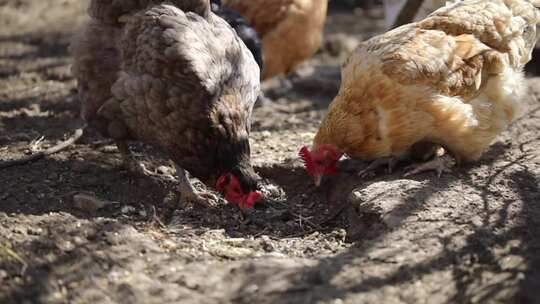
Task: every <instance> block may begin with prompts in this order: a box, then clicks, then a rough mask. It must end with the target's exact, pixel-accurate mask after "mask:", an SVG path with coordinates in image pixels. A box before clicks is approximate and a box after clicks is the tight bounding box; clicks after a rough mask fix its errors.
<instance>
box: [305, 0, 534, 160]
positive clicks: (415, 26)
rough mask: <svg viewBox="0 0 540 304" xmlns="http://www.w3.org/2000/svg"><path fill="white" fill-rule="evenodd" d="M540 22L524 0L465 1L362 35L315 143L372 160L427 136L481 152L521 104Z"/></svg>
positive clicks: (452, 147)
mask: <svg viewBox="0 0 540 304" xmlns="http://www.w3.org/2000/svg"><path fill="white" fill-rule="evenodd" d="M479 12H482V13H481V14H480V13H479ZM539 22H540V11H539V10H538V8H535V7H534V6H533V5H532V4H531V3H530V2H529V1H526V0H492V1H488V0H468V1H463V2H460V3H457V4H453V5H450V6H446V7H445V8H442V9H440V10H438V11H437V12H435V13H434V14H432V15H430V16H429V17H428V18H426V19H424V20H422V21H420V22H418V23H412V24H408V25H405V26H402V27H399V28H397V29H395V30H392V31H390V32H387V33H385V34H383V35H380V36H376V37H374V38H372V39H370V40H367V41H365V42H363V43H361V44H360V46H359V47H358V49H357V50H356V51H355V52H354V53H353V54H352V55H351V56H350V57H349V58H348V60H347V61H346V62H345V63H344V64H343V68H342V83H341V88H340V91H339V93H338V95H337V96H336V97H335V99H334V100H333V102H332V104H331V105H330V107H329V112H328V114H327V116H326V117H325V118H324V120H323V122H322V123H321V126H320V128H319V131H318V133H317V135H316V137H315V139H314V143H313V150H314V151H317V150H319V149H321V147H328V146H330V147H334V148H336V149H337V150H338V151H340V152H343V153H346V154H348V155H349V156H351V157H354V158H359V159H363V160H373V159H378V158H381V157H388V156H395V157H400V156H402V155H404V154H406V153H408V152H409V151H410V149H411V147H412V146H413V145H414V144H416V143H420V142H431V143H434V144H437V145H441V146H442V147H444V148H446V149H447V150H449V151H450V152H451V154H453V155H454V156H455V157H456V158H458V159H461V160H466V161H474V160H477V159H478V158H479V157H480V156H481V155H482V153H483V152H484V151H485V150H486V149H487V148H488V147H489V145H490V143H491V142H492V141H493V139H494V138H495V136H497V135H498V134H499V133H500V132H501V131H502V130H504V128H505V127H506V126H507V125H508V124H509V123H510V122H511V121H512V120H513V119H515V118H516V116H517V114H518V113H519V108H520V103H521V101H522V98H523V97H524V96H525V94H526V92H527V89H526V84H525V82H524V76H523V73H522V68H523V66H524V65H525V64H526V63H527V62H528V61H529V60H530V58H531V57H530V56H531V51H532V48H533V47H534V45H535V43H536V41H537V32H536V26H537V25H538V24H539Z"/></svg>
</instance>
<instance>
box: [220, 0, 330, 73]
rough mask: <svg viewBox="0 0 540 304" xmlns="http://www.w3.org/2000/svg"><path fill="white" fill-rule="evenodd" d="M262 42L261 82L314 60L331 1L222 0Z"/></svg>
mask: <svg viewBox="0 0 540 304" xmlns="http://www.w3.org/2000/svg"><path fill="white" fill-rule="evenodd" d="M223 4H225V5H226V6H228V7H230V8H232V9H234V10H236V11H238V12H239V13H240V14H242V15H243V16H244V17H245V18H246V19H247V20H248V22H249V24H250V25H251V26H253V27H254V28H255V30H256V31H257V33H258V34H259V37H260V38H261V39H262V45H263V54H264V68H263V72H262V79H268V78H270V77H273V76H276V75H279V74H287V73H289V72H291V71H292V70H293V69H294V68H295V67H296V66H297V65H298V64H299V63H301V62H302V61H303V60H305V59H307V58H309V57H311V56H312V55H313V54H315V52H316V51H317V50H318V49H319V47H320V45H321V42H322V31H323V27H324V22H325V20H326V11H327V7H328V0H223Z"/></svg>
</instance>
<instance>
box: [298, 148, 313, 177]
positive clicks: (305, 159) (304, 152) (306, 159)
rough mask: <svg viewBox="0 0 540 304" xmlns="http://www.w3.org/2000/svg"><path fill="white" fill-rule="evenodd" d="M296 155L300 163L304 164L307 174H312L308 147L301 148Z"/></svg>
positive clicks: (311, 162)
mask: <svg viewBox="0 0 540 304" xmlns="http://www.w3.org/2000/svg"><path fill="white" fill-rule="evenodd" d="M298 155H299V156H300V157H301V158H302V161H303V162H304V166H305V167H306V170H307V172H308V173H309V174H311V173H312V172H313V169H314V168H313V160H312V159H311V152H309V149H308V147H306V146H303V147H302V149H300V152H298Z"/></svg>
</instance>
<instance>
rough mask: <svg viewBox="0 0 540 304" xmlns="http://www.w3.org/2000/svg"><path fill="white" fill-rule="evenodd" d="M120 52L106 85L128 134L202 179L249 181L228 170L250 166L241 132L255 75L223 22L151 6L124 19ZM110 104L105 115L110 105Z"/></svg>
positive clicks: (248, 114)
mask: <svg viewBox="0 0 540 304" xmlns="http://www.w3.org/2000/svg"><path fill="white" fill-rule="evenodd" d="M119 50H120V61H121V72H120V73H119V76H118V80H117V81H116V82H115V83H114V85H113V86H112V89H111V90H112V92H113V95H114V97H115V98H116V101H117V103H118V102H119V103H120V108H121V109H122V113H123V115H122V119H123V121H124V122H125V123H126V124H127V126H128V128H129V129H130V130H131V134H132V135H133V137H135V138H138V139H141V140H142V141H145V142H147V143H151V144H155V145H157V146H159V147H161V148H163V149H164V150H165V151H167V152H168V153H169V155H170V156H171V158H172V159H173V160H174V161H175V162H177V163H178V164H180V165H181V166H182V167H183V168H184V169H186V170H188V171H189V172H190V173H191V174H193V175H194V176H196V177H197V178H199V179H201V180H203V181H205V182H206V181H209V180H210V179H211V177H212V176H213V175H215V173H223V172H230V173H233V174H235V176H237V177H238V178H239V181H240V183H241V184H248V183H247V182H244V179H243V175H241V174H237V172H235V171H234V170H235V169H238V168H239V166H240V165H239V163H242V161H245V163H246V164H247V165H246V167H247V168H248V169H250V170H251V171H252V168H251V166H250V165H249V141H248V135H249V125H250V123H251V121H250V117H251V111H252V108H253V105H254V103H255V101H256V99H257V96H258V93H259V77H260V74H259V68H258V66H257V63H256V62H255V60H254V58H253V56H252V55H251V54H250V52H249V50H248V49H247V48H246V47H245V45H244V44H243V43H242V42H241V40H240V39H239V38H238V36H237V35H236V34H235V32H234V30H233V29H232V28H231V27H230V26H229V25H228V24H227V23H226V22H225V20H223V19H222V18H220V17H218V16H216V15H214V14H210V15H209V16H208V18H206V19H205V18H202V17H201V16H199V15H197V14H194V13H192V12H188V13H185V12H184V11H182V10H180V9H178V8H176V7H174V6H172V5H157V6H154V7H151V8H150V9H147V10H143V11H141V12H139V13H137V14H134V15H133V17H132V18H130V19H129V20H128V22H127V23H126V25H125V26H124V30H123V34H122V38H121V39H120V41H119ZM110 105H111V106H110V107H105V108H104V110H103V111H102V112H103V113H104V114H105V112H106V110H107V109H108V108H111V109H114V108H117V107H115V106H114V104H113V103H111V104H110ZM217 175H218V176H219V174H217ZM244 175H245V174H244ZM250 180H253V178H251V179H250ZM251 188H252V187H246V189H251Z"/></svg>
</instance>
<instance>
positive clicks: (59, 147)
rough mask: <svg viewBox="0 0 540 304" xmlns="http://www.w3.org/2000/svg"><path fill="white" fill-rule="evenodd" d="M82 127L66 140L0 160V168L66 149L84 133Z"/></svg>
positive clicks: (24, 162)
mask: <svg viewBox="0 0 540 304" xmlns="http://www.w3.org/2000/svg"><path fill="white" fill-rule="evenodd" d="M84 129H85V127H83V128H80V129H77V130H75V133H74V134H73V135H72V136H71V137H70V138H68V139H67V140H65V141H63V142H61V143H59V144H57V145H55V146H52V147H50V148H48V149H46V150H43V151H39V152H37V153H35V154H31V155H28V156H24V157H22V158H20V159H14V160H8V161H4V162H1V163H0V170H1V169H5V168H9V167H13V166H19V165H24V164H26V163H29V162H33V161H36V160H39V159H41V158H43V157H45V156H49V155H51V154H54V153H57V152H60V151H62V150H64V149H66V148H67V147H69V146H71V145H72V144H74V143H75V142H76V141H77V140H79V139H80V138H81V136H82V135H83V133H84Z"/></svg>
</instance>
